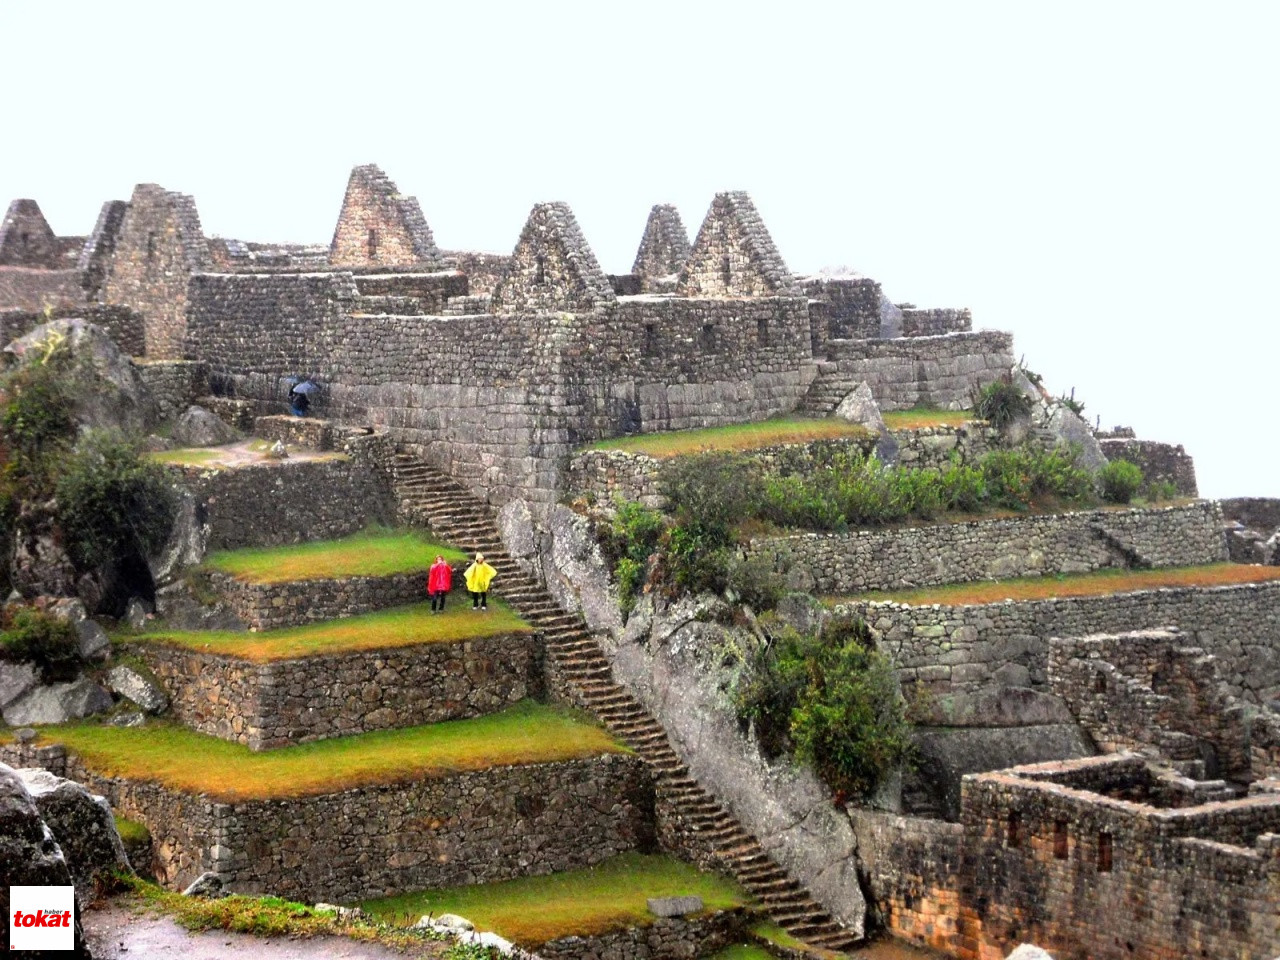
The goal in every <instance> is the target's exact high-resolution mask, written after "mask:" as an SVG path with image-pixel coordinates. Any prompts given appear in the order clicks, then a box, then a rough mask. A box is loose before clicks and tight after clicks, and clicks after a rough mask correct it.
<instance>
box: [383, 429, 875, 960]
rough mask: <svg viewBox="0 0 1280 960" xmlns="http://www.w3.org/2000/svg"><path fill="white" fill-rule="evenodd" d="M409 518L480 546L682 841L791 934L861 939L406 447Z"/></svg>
mask: <svg viewBox="0 0 1280 960" xmlns="http://www.w3.org/2000/svg"><path fill="white" fill-rule="evenodd" d="M393 473H394V482H395V488H396V494H397V496H398V498H399V500H400V503H401V509H402V511H403V514H404V517H405V519H407V520H409V521H411V522H415V521H416V522H421V523H425V524H427V525H428V526H430V527H431V529H432V531H433V532H434V533H435V534H437V535H438V536H439V537H441V538H442V539H444V540H446V541H447V542H449V543H452V544H454V545H455V546H457V547H460V548H463V549H465V550H467V551H479V552H482V553H483V554H484V555H485V559H486V560H487V561H489V563H491V564H492V565H493V567H494V568H495V569H496V570H497V571H498V576H497V579H496V581H495V587H496V588H497V591H498V592H500V593H501V595H502V597H503V599H505V600H506V601H507V602H508V603H510V604H511V605H512V607H514V608H515V609H516V610H517V611H518V612H519V613H520V614H521V616H523V617H524V618H525V619H526V620H528V621H529V623H530V624H532V625H533V626H534V627H535V628H536V629H537V630H539V631H540V632H541V633H542V635H543V637H544V639H545V643H546V656H547V659H548V661H549V666H550V667H551V668H552V670H553V671H555V672H556V673H557V674H558V675H559V676H560V677H562V678H563V679H564V681H565V683H566V685H567V686H568V687H569V688H570V689H571V690H572V692H573V694H574V696H575V697H576V698H577V700H578V702H579V703H580V705H581V706H583V707H585V708H586V709H588V710H589V711H590V712H591V713H593V714H594V715H595V716H596V717H597V718H599V720H600V721H601V722H602V723H603V724H604V726H605V728H606V729H608V730H609V732H610V733H612V734H613V735H614V736H616V737H618V738H619V739H620V740H622V741H623V742H625V743H626V744H628V745H629V746H630V747H631V748H632V749H633V750H635V751H636V753H637V754H638V755H639V756H640V757H641V758H643V759H644V760H645V761H646V763H648V765H649V767H650V769H651V771H652V773H653V777H654V782H655V786H656V789H657V792H658V795H659V797H660V799H661V800H662V801H664V802H665V803H666V804H667V805H668V807H669V808H670V809H672V810H673V811H674V812H675V816H674V819H675V821H676V822H677V823H678V824H679V827H680V829H681V830H682V831H683V833H684V835H685V838H686V839H688V840H689V841H690V842H691V845H692V846H694V847H696V848H697V849H699V850H705V851H706V853H707V854H708V859H709V860H711V861H713V862H715V863H716V864H717V865H719V866H720V867H722V868H723V869H726V870H727V871H728V872H730V873H731V874H732V875H733V876H734V877H736V878H737V880H738V882H739V883H741V884H742V886H743V887H744V888H745V889H746V890H747V891H749V892H750V893H751V894H752V895H753V896H754V897H756V899H757V900H759V902H760V903H761V905H762V906H763V907H764V909H765V911H766V912H767V913H768V915H769V917H770V918H771V919H772V920H773V921H774V922H775V923H777V924H778V925H779V926H781V927H782V928H783V929H784V930H786V931H787V932H788V933H790V934H791V935H792V936H794V937H796V938H798V939H800V940H803V941H804V942H806V943H808V944H810V945H812V946H813V947H816V948H820V949H824V950H837V951H839V950H845V949H847V948H850V947H852V946H854V945H855V944H857V943H858V942H859V940H858V938H857V937H856V936H854V935H853V934H852V933H851V932H849V931H848V930H846V929H845V928H844V927H843V926H841V925H840V924H839V923H838V922H837V921H835V920H834V919H833V918H832V917H831V916H830V914H829V913H828V912H827V911H826V910H825V909H824V908H823V907H821V906H820V905H819V904H817V903H815V902H814V901H813V899H812V898H811V897H810V896H809V895H808V893H807V892H806V891H805V890H804V888H803V887H802V886H801V885H800V884H799V883H798V882H796V881H795V880H794V879H793V878H792V877H791V876H790V875H789V874H788V873H787V872H786V871H785V870H784V869H783V868H782V867H780V866H779V865H778V864H777V863H775V862H774V860H773V859H772V858H771V857H770V856H769V854H768V853H767V852H766V851H765V849H764V848H763V847H762V846H761V845H760V843H759V841H757V840H756V838H755V837H753V836H752V835H751V834H750V833H748V832H747V831H746V830H745V829H744V828H743V827H742V825H741V824H740V823H738V821H737V819H736V818H735V817H734V816H733V814H732V813H730V812H729V810H728V809H727V808H726V807H725V806H724V805H723V804H721V803H720V802H719V801H718V800H716V799H715V798H714V797H713V796H711V795H710V794H709V793H708V792H707V791H706V790H704V789H703V788H702V786H701V785H700V784H699V783H698V782H697V781H696V780H695V779H694V778H693V777H692V776H691V775H690V772H689V768H688V767H687V766H685V764H684V763H683V762H682V761H681V760H680V758H679V756H677V754H676V752H675V751H674V750H673V749H672V747H671V744H670V743H669V742H668V740H667V735H666V731H665V730H664V729H663V728H662V725H661V724H659V723H658V721H657V720H656V719H655V718H654V717H653V715H652V714H650V713H649V711H648V710H647V709H646V708H645V707H644V706H643V705H642V704H641V703H640V702H639V701H638V700H636V699H635V698H634V697H633V696H631V694H630V693H628V692H627V691H626V689H624V688H623V687H622V686H620V685H619V684H617V683H615V682H614V680H613V675H612V670H611V668H610V666H609V661H608V660H607V659H606V658H605V655H604V652H603V651H602V650H601V648H600V645H599V643H598V642H597V641H596V639H595V638H594V637H593V636H592V635H591V633H590V631H589V630H588V629H587V626H586V624H585V623H584V622H583V620H582V618H581V617H580V616H579V615H578V614H576V613H567V612H565V611H564V610H563V609H561V607H560V606H559V604H558V603H556V601H555V600H554V599H553V598H552V596H551V595H550V594H549V593H548V592H547V591H546V589H545V588H544V587H543V586H542V584H540V583H539V582H538V581H537V580H536V579H535V578H534V577H532V576H530V575H529V574H527V573H525V572H524V571H523V570H522V569H521V568H520V567H519V565H518V564H517V563H516V562H515V561H514V560H513V559H512V558H511V556H510V555H509V554H508V553H507V552H506V550H505V548H504V547H503V544H502V539H501V537H500V536H499V534H498V529H497V527H496V526H495V524H494V522H493V520H492V519H491V517H490V514H489V511H488V510H487V508H486V507H485V506H484V505H483V504H481V503H480V502H479V501H477V500H476V499H475V498H474V497H473V496H472V495H471V494H470V493H468V492H467V491H466V490H465V489H464V488H463V487H462V486H461V485H460V484H458V483H457V482H456V481H454V480H453V479H452V478H451V477H449V476H447V475H446V474H444V473H442V472H440V471H439V470H436V469H434V468H433V467H430V466H428V465H427V464H424V463H422V462H421V461H419V460H416V459H414V458H412V457H410V456H408V455H406V454H398V455H397V457H396V460H395V463H394V465H393Z"/></svg>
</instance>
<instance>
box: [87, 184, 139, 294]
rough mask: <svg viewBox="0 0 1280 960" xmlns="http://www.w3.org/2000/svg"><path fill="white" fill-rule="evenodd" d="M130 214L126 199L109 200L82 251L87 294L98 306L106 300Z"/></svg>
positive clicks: (99, 212)
mask: <svg viewBox="0 0 1280 960" xmlns="http://www.w3.org/2000/svg"><path fill="white" fill-rule="evenodd" d="M128 211H129V204H127V203H125V202H124V201H123V200H108V201H107V202H106V203H104V204H103V205H102V209H101V210H99V211H98V220H97V222H96V223H95V224H94V225H93V232H92V233H91V234H89V238H88V239H87V240H86V241H85V244H84V246H83V247H82V248H81V249H80V258H79V260H77V261H76V266H77V268H79V270H80V271H81V272H82V273H83V274H84V288H85V291H86V292H87V293H88V295H89V299H90V300H91V301H92V302H94V303H97V302H98V301H100V300H102V298H103V288H104V286H105V285H106V282H107V275H108V274H109V273H110V272H111V260H112V257H114V256H115V252H116V242H117V241H118V240H119V239H120V228H121V227H122V226H124V215H125V214H126V213H128Z"/></svg>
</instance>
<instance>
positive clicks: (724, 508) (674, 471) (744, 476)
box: [660, 452, 764, 528]
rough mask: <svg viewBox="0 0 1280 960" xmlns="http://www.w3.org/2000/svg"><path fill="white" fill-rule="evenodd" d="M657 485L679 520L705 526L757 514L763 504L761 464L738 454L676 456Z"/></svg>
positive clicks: (719, 524)
mask: <svg viewBox="0 0 1280 960" xmlns="http://www.w3.org/2000/svg"><path fill="white" fill-rule="evenodd" d="M660 487H661V490H662V494H663V495H664V496H665V497H666V498H667V502H668V503H670V504H671V508H672V512H673V513H674V514H675V515H676V517H677V519H679V520H680V522H681V523H689V522H692V523H695V524H697V525H699V526H702V527H707V528H714V527H731V526H732V525H733V524H735V523H736V522H738V521H739V520H741V519H743V518H744V517H750V516H758V515H759V514H760V510H761V507H762V504H763V496H764V488H763V484H762V481H761V470H760V464H759V462H758V461H755V460H752V459H751V458H750V457H747V456H744V455H743V454H740V453H731V452H716V453H704V454H700V455H698V456H696V457H677V458H675V459H674V460H672V461H670V462H669V463H667V464H666V465H665V466H664V467H663V470H662V476H661V480H660Z"/></svg>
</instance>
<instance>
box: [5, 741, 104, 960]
mask: <svg viewBox="0 0 1280 960" xmlns="http://www.w3.org/2000/svg"><path fill="white" fill-rule="evenodd" d="M0 878H3V880H0V915H3V917H4V920H3V926H2V927H0V937H3V941H2V942H4V943H8V942H9V917H10V910H9V887H10V886H11V885H12V886H68V885H70V884H71V883H72V882H73V881H72V876H71V870H70V869H69V868H68V867H67V861H66V858H65V857H64V856H63V855H62V849H61V847H59V846H58V841H57V840H56V839H54V835H53V832H52V831H51V830H50V829H49V827H48V826H47V825H46V824H45V822H44V820H43V819H42V818H41V816H40V811H39V810H38V809H37V808H36V804H35V801H34V800H33V799H32V798H31V794H30V793H28V792H27V788H26V786H25V785H24V784H23V782H22V779H21V778H20V777H19V776H18V774H17V773H16V772H15V771H14V770H13V769H12V768H10V767H7V766H5V765H4V764H2V763H0ZM75 944H76V949H75V951H74V952H73V953H71V954H67V953H65V952H60V953H58V954H57V956H59V957H65V956H72V957H89V956H90V953H89V950H88V948H87V947H85V945H84V934H83V933H82V931H81V929H80V915H79V911H76V927H75ZM36 955H37V954H34V953H24V954H23V956H36ZM51 955H52V954H51Z"/></svg>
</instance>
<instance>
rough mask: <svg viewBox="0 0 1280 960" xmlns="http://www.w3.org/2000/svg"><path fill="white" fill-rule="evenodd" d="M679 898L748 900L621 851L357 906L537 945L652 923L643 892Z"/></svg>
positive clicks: (666, 862) (668, 863)
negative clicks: (446, 916) (542, 872)
mask: <svg viewBox="0 0 1280 960" xmlns="http://www.w3.org/2000/svg"><path fill="white" fill-rule="evenodd" d="M685 895H694V896H700V897H702V900H703V903H704V904H705V907H706V909H707V910H708V911H715V910H724V909H728V908H730V907H737V906H741V905H743V904H745V903H747V901H748V898H747V895H746V894H745V893H744V892H743V891H742V890H741V889H740V888H739V887H738V886H737V884H735V883H733V882H732V881H731V880H728V879H726V878H724V877H721V876H718V875H717V874H713V873H706V872H703V871H701V870H699V869H698V868H697V867H693V866H690V865H689V864H687V863H681V862H680V861H678V860H673V859H671V858H669V857H661V856H645V855H643V854H638V853H625V854H622V855H621V856H617V857H613V858H612V859H610V860H606V861H605V862H604V863H601V864H599V865H598V866H595V867H591V868H589V869H586V870H573V871H568V872H565V873H553V874H551V875H550V876H543V877H521V878H519V879H516V880H508V881H505V882H503V883H488V884H482V885H478V886H471V887H454V888H452V889H446V890H427V891H422V892H419V893H406V894H401V895H400V896H396V897H388V898H386V899H383V900H372V901H369V902H368V903H364V904H361V906H362V907H363V908H364V909H365V911H366V912H368V913H369V914H371V915H373V916H374V917H376V918H377V919H380V920H386V921H392V922H398V923H403V924H404V925H409V924H413V923H415V922H416V921H417V920H418V918H419V917H421V916H422V915H423V914H428V913H429V914H441V913H456V914H458V915H460V916H463V917H466V918H467V919H468V920H470V921H471V922H472V923H474V924H475V925H476V928H477V929H479V930H489V931H492V932H494V933H497V934H499V935H501V936H503V937H506V938H507V939H508V940H512V941H514V942H516V943H518V944H519V945H520V946H522V947H525V948H529V949H536V948H537V947H538V946H540V945H542V944H543V943H546V942H547V941H548V940H555V939H558V938H559V937H568V936H575V935H576V936H598V935H600V934H603V933H608V932H610V931H613V930H619V929H622V928H623V927H629V926H646V925H648V924H650V923H652V922H653V920H654V917H653V915H652V914H651V913H649V909H648V906H647V905H646V900H647V899H648V898H649V897H675V896H685Z"/></svg>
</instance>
